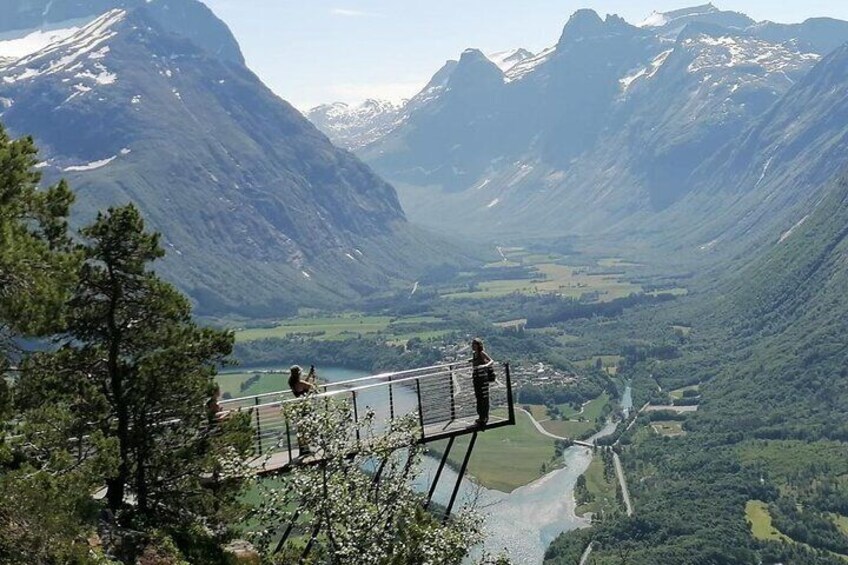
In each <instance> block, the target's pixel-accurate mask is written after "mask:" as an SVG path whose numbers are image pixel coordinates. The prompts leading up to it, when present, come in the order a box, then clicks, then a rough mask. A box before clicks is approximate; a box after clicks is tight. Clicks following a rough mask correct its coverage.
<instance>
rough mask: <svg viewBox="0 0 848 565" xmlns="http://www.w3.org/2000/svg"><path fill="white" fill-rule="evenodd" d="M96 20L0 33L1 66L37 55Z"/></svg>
mask: <svg viewBox="0 0 848 565" xmlns="http://www.w3.org/2000/svg"><path fill="white" fill-rule="evenodd" d="M93 19H94V18H77V19H73V20H68V21H64V22H59V23H52V24H45V25H41V26H39V27H37V28H34V29H25V30H16V31H9V32H5V33H0V66H2V65H3V62H5V63H6V64H8V63H10V62H13V61H16V60H18V59H22V58H23V57H26V56H27V55H32V54H33V53H37V52H38V51H41V50H42V49H44V48H46V47H48V46H49V45H51V44H53V43H57V42H59V41H63V40H65V39H68V38H69V37H71V36H72V35H74V34H75V33H77V32H78V31H79V30H80V29H81V28H82V27H84V26H86V25H87V24H89V23H90V22H91V21H92V20H93Z"/></svg>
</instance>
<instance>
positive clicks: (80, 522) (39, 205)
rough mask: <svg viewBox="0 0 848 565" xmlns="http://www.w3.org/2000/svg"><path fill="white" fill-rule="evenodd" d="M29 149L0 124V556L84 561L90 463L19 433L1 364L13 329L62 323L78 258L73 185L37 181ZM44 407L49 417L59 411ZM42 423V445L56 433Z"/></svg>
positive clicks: (93, 555) (12, 352) (19, 332)
mask: <svg viewBox="0 0 848 565" xmlns="http://www.w3.org/2000/svg"><path fill="white" fill-rule="evenodd" d="M36 157H37V150H36V148H35V145H34V144H33V141H32V139H31V138H23V139H18V140H12V139H11V138H10V137H9V136H8V134H7V133H6V132H5V130H4V129H3V128H2V126H0V563H2V564H7V563H8V564H13V563H14V564H19V563H33V564H41V563H89V562H93V561H96V560H97V559H98V557H97V552H96V551H94V550H93V549H92V548H91V547H89V545H88V544H87V543H86V536H87V535H88V534H90V533H91V531H92V528H91V527H90V526H89V525H87V524H86V523H85V522H86V520H85V519H86V518H88V517H89V516H90V512H91V510H92V508H91V496H90V492H91V489H92V488H93V485H94V484H96V480H94V474H93V473H92V472H91V471H92V466H90V465H75V464H73V463H72V462H71V461H70V458H69V457H68V451H67V446H68V444H67V442H64V443H63V444H62V445H61V446H59V447H58V448H57V449H46V450H44V449H41V450H40V449H37V448H36V446H34V445H33V444H32V443H30V442H28V441H26V439H27V438H28V437H31V435H32V434H34V433H35V428H34V427H33V428H29V429H28V428H27V426H25V425H22V424H21V423H20V418H17V415H18V414H17V412H16V409H15V399H16V396H19V395H17V394H16V392H17V386H16V378H15V375H14V374H12V373H11V372H10V371H9V369H10V367H11V365H12V364H13V363H15V364H16V363H17V362H18V360H19V359H20V357H21V355H22V354H23V352H22V351H21V350H20V347H19V346H18V345H17V344H18V343H19V339H20V338H22V337H38V336H44V335H46V334H48V333H50V332H52V331H55V330H56V329H58V328H59V327H61V322H62V316H61V311H62V308H61V307H62V304H63V303H64V302H65V301H66V300H67V297H68V296H69V293H70V291H71V289H72V288H73V283H74V275H75V272H76V269H77V265H78V264H79V256H78V254H77V253H74V252H73V250H72V248H71V245H70V240H69V238H68V234H67V216H68V212H69V207H70V205H71V203H72V201H73V194H72V193H71V191H70V190H69V189H68V186H67V185H66V184H65V183H64V182H60V183H58V184H56V185H55V186H51V187H47V188H42V189H39V188H38V185H39V183H40V181H41V176H40V174H39V173H38V172H37V171H36V170H35V169H34V166H35V164H36V162H37V159H36ZM42 410H43V411H44V412H46V411H48V409H47V408H46V407H43V408H42ZM50 410H51V411H52V412H53V413H54V414H55V416H56V419H55V422H56V423H60V422H62V421H63V420H64V417H65V416H66V415H67V411H66V410H64V409H63V407H61V406H54V407H52V408H51V409H50ZM41 431H43V432H48V433H47V434H46V435H45V434H41V435H39V437H40V439H42V440H43V443H42V444H41V445H42V446H45V445H47V444H48V443H49V442H50V441H51V440H52V439H53V438H55V434H54V433H52V430H51V429H47V428H45V429H42V430H41ZM107 453H108V449H106V450H104V451H103V455H104V457H105V456H106V455H107ZM98 461H99V462H102V461H103V459H100V460H98ZM93 463H94V462H93V461H92V464H93Z"/></svg>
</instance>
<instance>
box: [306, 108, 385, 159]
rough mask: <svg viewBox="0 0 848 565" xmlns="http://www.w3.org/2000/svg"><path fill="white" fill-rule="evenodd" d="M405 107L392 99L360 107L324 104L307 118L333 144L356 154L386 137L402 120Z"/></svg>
mask: <svg viewBox="0 0 848 565" xmlns="http://www.w3.org/2000/svg"><path fill="white" fill-rule="evenodd" d="M401 109H402V107H401V105H399V104H395V103H394V102H390V101H388V100H374V99H368V100H366V101H365V102H363V103H361V104H358V105H356V106H349V105H347V104H345V103H344V102H334V103H333V104H322V105H321V106H316V107H315V108H312V109H311V110H309V112H307V113H306V117H307V118H308V119H309V121H311V122H312V123H313V124H315V127H317V128H318V129H319V130H321V131H322V132H324V133H325V134H327V137H329V138H330V139H331V140H332V142H333V143H335V144H336V145H338V146H340V147H344V148H345V149H350V150H351V151H355V150H356V149H359V148H360V147H364V146H365V145H368V144H369V143H371V142H373V141H376V140H378V139H380V138H381V137H383V136H384V135H385V134H386V133H388V132H389V131H391V130H392V129H394V128H395V127H396V126H397V123H398V121H399V120H400V119H401Z"/></svg>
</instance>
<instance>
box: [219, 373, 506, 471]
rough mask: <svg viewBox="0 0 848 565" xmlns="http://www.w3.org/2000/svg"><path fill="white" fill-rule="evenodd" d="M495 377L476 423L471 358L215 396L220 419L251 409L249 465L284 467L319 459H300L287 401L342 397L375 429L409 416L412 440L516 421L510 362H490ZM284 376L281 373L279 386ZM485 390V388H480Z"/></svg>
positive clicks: (355, 424) (260, 468) (268, 468)
mask: <svg viewBox="0 0 848 565" xmlns="http://www.w3.org/2000/svg"><path fill="white" fill-rule="evenodd" d="M493 369H494V375H495V380H494V381H493V382H490V383H488V386H487V387H484V391H486V389H487V393H488V399H489V405H490V412H489V420H488V422H487V423H486V424H484V425H478V424H477V423H476V420H477V409H476V395H475V391H474V385H473V373H474V370H473V367H472V365H471V363H470V362H462V363H448V364H443V365H434V366H431V367H423V368H419V369H412V370H409V371H400V372H396V373H381V374H378V375H372V376H369V377H364V378H360V379H353V380H348V381H340V382H331V383H320V384H318V385H317V388H318V392H317V393H315V394H310V395H308V396H306V397H301V398H295V397H294V395H293V394H292V393H291V391H290V390H288V388H286V389H285V390H280V391H278V392H270V393H265V394H257V395H253V396H245V397H240V398H233V399H227V400H222V401H220V403H219V404H220V407H221V411H220V412H219V416H220V417H221V418H224V417H227V415H228V414H232V413H234V412H238V413H244V412H248V413H249V414H250V424H251V427H252V429H253V432H254V454H255V455H254V458H253V459H252V460H251V461H250V466H251V467H252V468H254V469H255V470H256V473H257V474H272V473H281V472H286V471H287V470H288V469H290V468H291V466H292V464H297V463H310V462H316V461H320V458H321V454H320V453H311V454H308V455H304V456H302V457H301V453H300V449H299V447H298V441H297V432H298V430H297V423H296V422H293V421H290V420H289V418H287V417H286V416H285V415H284V411H283V407H284V405H286V404H287V403H294V402H315V401H316V400H326V401H339V400H342V401H348V402H349V403H350V407H351V413H352V418H353V422H352V423H351V428H352V429H355V428H357V427H358V424H359V422H360V420H361V418H362V417H363V416H364V414H366V413H367V412H368V411H373V412H374V419H373V422H374V426H375V427H376V428H377V429H379V428H380V427H381V426H382V427H385V426H386V425H387V424H388V423H390V422H391V421H393V420H398V419H400V418H408V419H411V420H414V421H415V422H416V426H415V430H414V432H415V440H414V441H415V442H417V443H428V442H432V441H437V440H441V439H449V440H452V438H455V437H457V436H461V435H466V434H474V433H476V432H480V431H484V430H490V429H494V428H499V427H502V426H510V425H514V424H515V409H514V402H513V394H512V380H511V376H510V368H509V363H508V362H507V363H495V364H494V366H493ZM286 381H287V377H286V376H285V375H281V383H280V384H281V385H282V386H285V385H286ZM485 393H486V392H484V394H485Z"/></svg>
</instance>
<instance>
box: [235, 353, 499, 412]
mask: <svg viewBox="0 0 848 565" xmlns="http://www.w3.org/2000/svg"><path fill="white" fill-rule="evenodd" d="M502 366H503V365H502ZM466 368H472V367H471V366H470V364H469V367H466ZM458 370H459V368H457V369H454V370H448V371H439V372H434V373H425V374H422V375H416V376H412V377H406V378H403V379H398V380H395V379H392V380H385V381H381V382H379V383H370V384H365V385H361V386H358V387H353V388H343V389H340V390H328V391H325V392H319V393H316V394H310V395H306V396H301V397H300V398H286V399H284V400H276V401H274V402H267V403H264V404H253V405H250V406H247V407H250V408H266V407H268V406H281V405H283V404H286V403H292V402H305V401H307V400H309V399H316V398H330V397H333V396H340V395H343V394H344V395H347V394H350V393H352V392H361V391H363V390H368V389H372V388H379V387H383V386H386V385H387V384H389V383H391V384H393V385H398V384H404V383H414V382H416V381H420V380H421V379H426V378H432V377H438V376H446V375H450V374H452V373H455V372H457V371H458ZM387 374H388V375H389V376H391V375H392V374H394V373H387ZM371 378H372V377H364V379H363V380H366V379H371ZM347 382H356V380H352V381H347ZM286 392H290V391H279V392H277V393H273V392H271V393H264V394H263V395H255V396H242V397H240V398H234V399H231V402H235V401H237V400H250V399H253V398H259V397H260V396H267V395H269V394H270V395H274V394H279V395H282V394H285V393H286ZM219 404H224V402H220V403H219Z"/></svg>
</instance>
